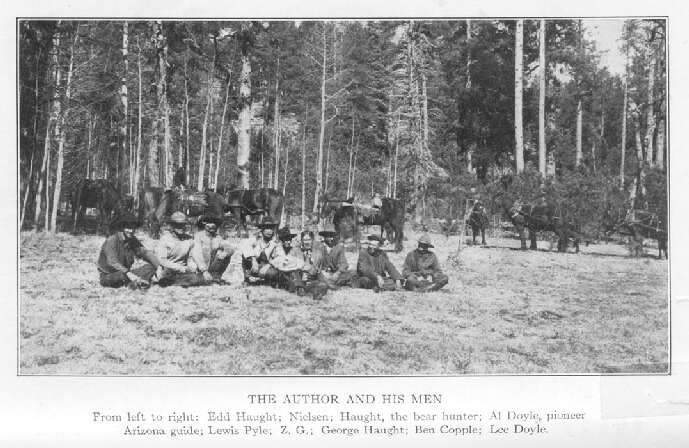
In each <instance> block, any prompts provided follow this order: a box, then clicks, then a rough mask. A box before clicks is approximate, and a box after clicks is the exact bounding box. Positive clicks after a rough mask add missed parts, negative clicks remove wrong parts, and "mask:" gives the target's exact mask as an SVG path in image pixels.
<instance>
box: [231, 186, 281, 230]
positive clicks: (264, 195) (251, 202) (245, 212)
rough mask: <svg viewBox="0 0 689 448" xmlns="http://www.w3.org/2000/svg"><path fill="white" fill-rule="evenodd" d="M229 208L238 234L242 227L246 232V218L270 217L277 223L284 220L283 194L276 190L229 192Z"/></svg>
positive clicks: (260, 189)
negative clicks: (256, 216)
mask: <svg viewBox="0 0 689 448" xmlns="http://www.w3.org/2000/svg"><path fill="white" fill-rule="evenodd" d="M225 200H226V201H227V207H228V208H229V210H230V211H232V215H233V216H234V218H235V221H236V222H237V233H239V228H240V226H241V227H242V228H243V229H244V232H246V231H247V230H246V217H247V216H255V215H260V216H263V217H270V218H271V219H272V220H274V221H275V222H280V220H281V219H282V204H283V200H284V198H283V197H282V194H281V193H280V192H278V191H277V190H275V189H274V188H257V189H253V190H228V191H227V192H226V193H225Z"/></svg>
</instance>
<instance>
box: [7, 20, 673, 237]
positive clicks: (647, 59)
mask: <svg viewBox="0 0 689 448" xmlns="http://www.w3.org/2000/svg"><path fill="white" fill-rule="evenodd" d="M665 31H666V23H665V21H664V20H639V19H635V20H626V21H624V27H623V31H622V34H621V35H620V36H619V46H620V48H621V50H622V52H623V53H624V54H625V55H626V71H625V73H623V74H621V75H618V74H611V73H610V72H609V71H608V70H607V69H606V68H605V67H603V66H602V64H601V63H600V53H599V51H598V50H597V48H596V46H595V42H593V41H591V40H589V39H588V38H587V33H586V30H585V26H584V25H583V23H582V21H581V20H452V21H448V20H434V21H411V20H408V21H301V22H298V21H297V22H295V21H270V22H259V21H242V22H237V21H128V22H127V21H19V22H18V64H19V78H18V81H19V85H18V96H19V126H20V134H19V136H20V137H19V155H20V166H19V170H20V187H21V188H20V198H19V208H20V216H21V218H20V219H21V224H22V227H28V228H33V229H36V230H41V229H42V230H49V231H56V229H57V216H58V212H59V211H60V210H61V209H62V207H63V204H64V203H66V202H67V201H68V198H69V195H70V193H71V191H72V190H73V188H74V186H75V185H76V183H77V182H79V180H80V179H84V178H91V179H103V178H105V179H110V180H112V181H113V182H114V183H116V184H117V185H118V188H119V189H120V190H121V192H122V193H126V194H131V195H134V196H135V197H137V195H138V192H139V191H141V189H142V188H143V187H144V186H149V185H150V186H163V187H169V186H171V185H172V181H173V175H174V173H175V171H176V170H177V168H178V167H183V168H185V171H186V177H187V185H189V186H193V187H194V188H197V189H199V190H203V189H218V188H224V187H226V186H230V185H232V186H235V187H237V188H257V187H272V188H276V189H277V190H279V191H280V192H284V194H285V198H286V209H287V211H288V212H289V213H291V214H293V215H297V214H302V213H307V212H311V211H315V210H316V209H317V208H318V203H319V200H320V199H321V198H322V195H323V194H327V195H328V196H329V197H338V198H344V197H348V196H356V197H358V198H361V199H366V198H368V197H370V196H371V195H372V194H373V193H374V192H378V193H381V194H383V195H385V196H391V197H399V198H403V199H405V202H406V204H407V207H408V210H409V212H410V213H412V214H414V215H415V217H416V218H417V219H418V220H423V219H426V218H430V217H448V216H452V217H456V216H457V215H458V214H459V210H460V208H461V206H462V204H463V202H464V199H465V198H466V197H469V196H470V195H471V194H472V193H470V191H471V189H472V188H474V190H476V189H478V190H479V191H490V189H491V188H492V186H494V185H496V182H497V180H498V179H500V177H501V176H504V175H505V174H514V175H516V176H521V177H522V178H523V179H527V180H528V179H530V180H531V182H526V181H524V182H522V183H521V184H519V185H522V186H524V185H531V187H530V188H528V189H525V190H524V191H522V192H521V194H522V195H523V196H534V197H535V196H537V195H538V194H539V189H540V191H541V192H542V191H543V186H544V185H545V184H547V185H548V186H549V189H548V191H554V192H560V193H559V194H561V199H563V200H564V199H565V198H566V199H567V200H568V201H573V202H577V203H578V204H579V206H582V204H583V205H586V204H594V203H595V204H596V206H599V205H600V204H599V203H598V202H600V201H602V200H609V198H610V197H611V196H610V195H612V194H613V193H615V192H616V194H618V195H619V197H621V198H623V199H624V200H625V201H629V203H630V204H631V206H634V207H644V208H649V209H652V210H653V211H656V212H658V213H661V214H663V215H664V214H666V213H667V211H666V196H665V192H666V188H667V181H666V174H665V173H666V160H667V144H666V140H667V136H666V133H665V129H666V123H667V117H666V109H667V106H666V96H667V92H666V71H667V70H666V51H665V48H666V44H665V42H666V41H665ZM539 185H540V187H539ZM592 194H593V195H594V196H595V198H592V197H591V195H592ZM602 197H604V199H601V198H602ZM525 199H527V200H528V199H529V197H525ZM594 199H595V201H594ZM592 201H593V202H592ZM596 201H598V202H596ZM575 208H576V205H575Z"/></svg>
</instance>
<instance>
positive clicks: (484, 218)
mask: <svg viewBox="0 0 689 448" xmlns="http://www.w3.org/2000/svg"><path fill="white" fill-rule="evenodd" d="M467 224H469V226H470V227H471V241H472V243H473V244H476V235H478V233H479V232H480V233H481V244H482V245H484V246H485V245H486V227H488V214H487V213H486V208H485V207H484V206H483V203H482V202H481V201H476V202H474V205H473V206H472V207H471V213H470V214H469V218H468V219H467Z"/></svg>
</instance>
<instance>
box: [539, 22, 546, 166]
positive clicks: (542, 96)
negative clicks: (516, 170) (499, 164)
mask: <svg viewBox="0 0 689 448" xmlns="http://www.w3.org/2000/svg"><path fill="white" fill-rule="evenodd" d="M539 37H540V39H539V40H540V44H539V46H538V50H539V51H538V64H539V67H540V72H541V73H540V77H539V78H540V79H539V88H538V171H539V172H540V173H541V176H543V177H545V175H546V172H545V154H546V146H545V77H546V62H545V19H541V29H540V32H539Z"/></svg>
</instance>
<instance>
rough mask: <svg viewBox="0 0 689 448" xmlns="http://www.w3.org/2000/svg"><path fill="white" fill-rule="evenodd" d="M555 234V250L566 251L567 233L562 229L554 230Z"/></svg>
mask: <svg viewBox="0 0 689 448" xmlns="http://www.w3.org/2000/svg"><path fill="white" fill-rule="evenodd" d="M555 234H556V235H557V251H558V252H566V251H567V233H566V232H565V231H564V230H561V229H560V230H557V229H556V230H555Z"/></svg>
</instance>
